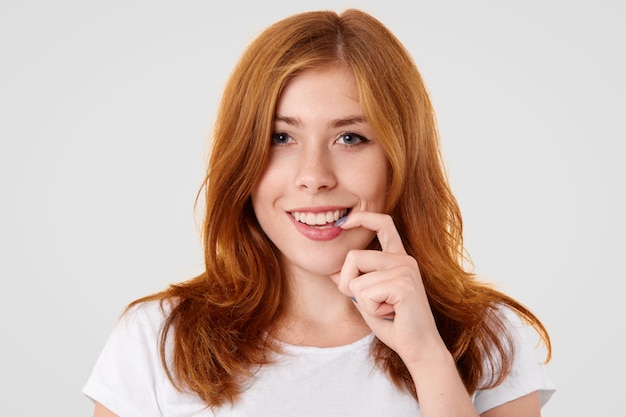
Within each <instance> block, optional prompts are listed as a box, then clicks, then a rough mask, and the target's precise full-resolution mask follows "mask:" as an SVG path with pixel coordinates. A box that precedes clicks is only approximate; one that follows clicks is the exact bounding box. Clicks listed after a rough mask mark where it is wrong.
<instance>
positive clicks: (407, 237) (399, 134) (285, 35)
mask: <svg viewBox="0 0 626 417" xmlns="http://www.w3.org/2000/svg"><path fill="white" fill-rule="evenodd" d="M328 65H346V66H347V67H349V68H350V69H351V70H352V71H353V72H354V74H355V77H356V80H357V84H358V89H359V98H360V103H361V107H362V109H363V113H364V116H365V118H366V119H367V121H368V123H369V124H370V126H371V127H372V129H373V131H374V132H375V133H376V137H377V139H378V140H379V141H380V143H381V145H382V146H383V148H384V149H385V152H386V155H387V159H388V161H389V164H390V167H391V178H390V193H389V200H388V202H387V203H388V207H387V212H388V213H389V214H390V215H391V216H392V217H393V219H394V221H395V224H396V227H397V228H398V231H399V232H400V235H401V237H402V240H403V242H404V245H405V248H406V250H407V252H408V253H409V254H410V255H411V256H413V257H414V258H415V259H416V260H417V261H418V263H419V265H420V271H421V274H422V278H423V281H424V286H425V288H426V292H427V295H428V298H429V301H430V303H431V308H432V310H433V314H434V316H435V320H436V322H437V326H438V329H439V332H440V334H441V337H442V338H443V340H444V342H445V343H446V346H447V347H448V349H449V350H450V352H451V353H452V355H453V357H454V359H455V361H456V364H457V368H458V370H459V373H460V375H461V378H462V380H463V382H464V384H465V386H466V388H467V390H468V391H469V392H473V391H475V390H476V389H477V388H480V387H479V383H480V382H481V381H484V380H487V381H491V382H490V385H491V386H493V385H496V384H498V383H499V382H500V381H501V380H502V379H503V378H504V376H505V375H506V374H507V372H508V370H509V369H510V364H511V360H512V356H511V355H512V352H511V351H510V346H509V340H508V338H507V336H506V332H505V327H504V324H503V323H502V321H501V319H500V318H499V316H498V315H497V314H496V310H497V307H498V306H500V305H505V306H508V307H509V308H511V309H513V310H514V311H516V312H517V313H518V314H519V315H520V316H521V317H522V318H523V319H524V320H525V321H526V322H527V323H529V324H530V325H532V326H533V327H534V328H535V329H536V330H537V332H538V333H539V335H540V337H541V339H542V340H543V342H544V344H545V346H546V348H547V352H548V358H547V359H548V360H549V356H550V349H551V347H550V339H549V336H548V333H547V332H546V330H545V328H544V327H543V325H542V324H541V322H540V321H539V320H538V319H537V317H535V316H534V315H533V314H532V313H531V312H530V311H529V310H528V309H527V308H526V307H524V306H523V305H522V304H520V303H519V302H517V301H516V300H514V299H512V298H510V297H508V296H506V295H505V294H502V293H501V292H499V291H496V290H495V289H493V288H492V287H490V286H489V285H487V284H485V283H482V282H480V281H478V280H477V279H476V277H475V276H474V275H473V274H472V273H470V272H468V271H466V270H465V269H464V263H465V261H466V260H467V259H466V257H465V253H464V249H463V238H462V228H463V225H462V218H461V214H460V211H459V207H458V204H457V202H456V200H455V198H454V196H453V195H452V192H451V190H450V187H449V185H448V181H447V178H446V175H445V170H444V165H443V163H442V158H441V155H440V147H439V139H438V133H437V128H436V121H435V115H434V112H433V108H432V105H431V102H430V99H429V97H428V94H427V91H426V88H425V86H424V84H423V81H422V79H421V76H420V74H419V72H418V70H417V68H416V66H415V64H414V62H413V61H412V59H411V58H410V55H409V54H408V52H407V51H406V50H405V48H404V47H403V46H402V45H401V44H400V42H399V41H398V40H397V39H396V38H395V36H394V35H393V34H392V33H391V32H390V31H389V30H388V29H387V28H386V27H385V26H384V25H383V24H381V23H380V22H379V21H377V20H376V19H374V18H373V17H371V16H369V15H368V14H366V13H363V12H360V11H358V10H347V11H345V12H343V13H341V14H337V13H334V12H330V11H322V12H307V13H301V14H297V15H294V16H292V17H289V18H286V19H284V20H282V21H279V22H277V23H275V24H274V25H272V26H270V27H269V28H267V29H266V30H265V31H264V32H262V33H261V34H260V35H259V36H258V37H257V39H255V40H254V41H253V42H252V43H251V44H250V46H249V47H248V49H247V50H246V51H245V53H244V54H243V56H242V58H241V59H240V61H239V63H238V64H237V66H236V67H235V69H234V71H233V73H232V74H231V77H230V79H229V81H228V83H227V85H226V88H225V91H224V94H223V97H222V101H221V105H220V109H219V112H218V117H217V121H216V124H215V128H214V132H213V145H212V151H211V158H210V161H209V167H208V172H207V175H206V179H205V182H204V187H203V189H204V200H205V203H206V214H205V222H204V227H203V239H204V255H205V266H206V270H205V273H203V274H201V275H200V276H197V277H195V278H193V279H191V280H189V281H187V282H184V283H180V284H175V285H171V286H170V287H169V288H168V289H166V290H165V291H163V292H160V293H157V294H154V295H150V296H148V297H144V298H142V299H140V300H137V301H135V302H133V303H131V306H132V305H136V304H138V303H140V302H143V301H149V300H161V301H166V300H169V301H172V305H173V307H172V311H171V313H170V314H169V316H168V319H167V321H166V323H165V326H164V331H163V334H162V340H161V354H162V358H163V365H164V366H165V367H166V369H167V371H168V374H169V376H170V379H171V380H172V382H173V383H174V384H176V385H177V386H179V387H180V388H187V389H190V390H192V391H194V392H196V393H197V394H198V395H199V396H200V397H201V398H202V399H203V400H205V401H206V402H207V404H209V405H210V406H219V405H221V404H223V403H225V402H235V401H236V400H237V398H238V396H239V394H240V393H241V390H242V387H243V382H244V381H245V379H246V378H247V377H249V376H250V375H251V370H253V369H254V368H256V367H258V366H260V365H266V364H268V363H269V362H270V361H269V353H271V352H274V351H277V350H278V347H277V345H276V343H275V341H274V340H273V339H272V338H271V334H272V331H273V330H274V329H273V324H274V323H277V322H279V320H280V318H282V314H283V309H282V306H283V305H284V303H285V300H286V299H287V297H288V294H289V289H288V281H287V279H286V277H285V274H284V271H283V270H282V269H281V267H280V263H279V260H278V257H277V249H276V248H275V247H274V245H273V244H272V242H271V241H270V240H269V239H268V237H267V236H266V235H265V233H264V232H263V230H262V229H261V227H260V226H259V224H258V222H257V220H256V218H255V215H254V212H253V210H252V205H251V201H250V194H251V190H252V188H253V187H254V185H255V182H256V180H257V179H258V178H259V176H260V175H261V173H262V170H263V168H264V164H265V162H266V159H267V155H268V147H269V144H270V136H271V133H272V129H273V119H274V110H275V107H276V102H277V100H278V97H279V95H280V92H281V90H282V88H283V87H284V86H285V84H286V83H287V82H288V81H289V80H290V79H291V78H293V77H294V76H296V75H297V74H298V73H299V72H301V71H304V70H306V69H310V68H318V67H321V66H328ZM374 243H375V242H374ZM168 337H171V338H172V340H173V354H172V356H171V360H169V361H166V360H165V340H166V338H168ZM372 354H373V355H374V357H375V359H376V362H377V363H378V365H379V366H380V367H381V368H383V369H385V370H386V371H387V372H388V373H389V375H390V377H391V379H392V380H393V381H394V382H395V383H396V384H397V385H398V386H399V387H403V388H406V389H407V390H409V391H410V392H411V393H413V395H414V396H416V392H415V387H414V385H413V383H412V381H411V377H410V375H409V373H408V371H407V370H406V367H405V366H404V364H403V363H402V361H401V360H400V358H399V357H398V355H397V354H395V352H393V351H392V350H391V349H390V348H388V347H387V346H385V345H384V344H383V343H382V342H380V341H378V340H376V341H375V342H374V344H373V346H372ZM168 357H169V356H168ZM492 369H500V371H499V372H490V370H492ZM483 388H484V387H483Z"/></svg>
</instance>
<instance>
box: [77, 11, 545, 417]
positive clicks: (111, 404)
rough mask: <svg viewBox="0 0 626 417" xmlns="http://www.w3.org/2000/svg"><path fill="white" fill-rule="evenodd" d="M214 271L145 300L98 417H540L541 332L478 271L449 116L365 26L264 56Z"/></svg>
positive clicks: (335, 24)
mask: <svg viewBox="0 0 626 417" xmlns="http://www.w3.org/2000/svg"><path fill="white" fill-rule="evenodd" d="M204 190H205V199H206V220H205V225H204V245H205V247H204V249H205V261H206V271H205V273H203V274H202V275H200V276H198V277H195V278H193V279H191V280H189V281H187V282H183V283H180V284H175V285H172V286H170V287H169V288H167V289H166V290H164V291H163V292H160V293H158V294H153V295H150V296H147V297H145V298H142V299H140V300H137V301H135V302H133V303H131V305H130V306H129V308H128V309H127V310H126V312H125V314H124V315H123V316H122V318H121V320H120V322H119V324H118V325H117V327H116V329H115V330H114V332H113V333H112V335H111V336H110V338H109V340H108V342H107V344H106V345H105V347H104V350H103V351H102V353H101V355H100V358H99V359H98V362H97V364H96V366H95V368H94V370H93V373H92V375H91V377H90V378H89V380H88V382H87V384H86V385H85V387H84V389H83V392H84V393H85V394H86V395H87V396H89V397H90V398H92V399H93V400H94V402H95V413H94V415H95V416H113V415H119V416H121V417H126V416H129V417H130V416H133V417H136V416H168V417H174V416H252V415H254V416H259V415H263V416H294V415H297V416H346V415H358V416H361V417H363V416H377V417H379V416H381V415H384V416H389V415H392V416H419V415H422V416H431V417H434V416H454V417H461V416H477V415H482V416H488V417H498V416H507V417H511V416H539V415H540V408H541V406H542V405H543V404H544V403H545V402H546V401H547V400H548V398H549V397H550V395H551V394H552V392H553V391H554V387H553V386H552V383H551V381H550V379H549V378H548V376H547V375H546V373H545V369H544V367H543V365H542V364H541V363H540V362H539V361H538V359H537V357H536V354H535V351H534V343H531V342H530V341H529V339H528V338H527V336H526V331H527V328H526V326H527V325H530V326H531V327H532V328H534V329H535V330H536V331H537V332H538V334H539V336H540V337H541V339H542V340H543V342H544V343H545V345H546V348H547V352H548V359H549V355H550V340H549V337H548V334H547V332H546V330H545V328H544V327H543V325H542V324H541V322H540V321H539V320H538V319H537V318H536V317H535V316H534V315H533V314H532V313H531V312H530V311H529V310H528V309H527V308H525V307H524V306H523V305H522V304H520V303H519V302H517V301H516V300H514V299H512V298H510V297H508V296H506V295H505V294H502V293H500V292H498V291H495V290H494V289H492V288H491V287H490V286H489V285H487V284H485V283H482V282H480V281H478V280H477V279H476V277H475V276H474V275H473V274H472V273H470V272H468V271H466V270H465V269H464V267H463V265H464V251H463V246H462V221H461V215H460V213H459V208H458V206H457V203H456V201H455V199H454V197H453V195H452V193H451V191H450V188H449V185H448V183H447V181H446V177H445V172H444V170H443V167H442V163H441V158H440V149H439V144H438V137H437V129H436V125H435V120H434V115H433V109H432V106H431V103H430V101H429V98H428V95H427V93H426V89H425V87H424V85H423V83H422V80H421V78H420V75H419V73H418V71H417V69H416V67H415V65H414V63H413V61H412V60H411V58H410V56H409V55H408V54H407V51H406V50H405V49H404V48H403V46H402V45H401V44H400V43H399V42H398V40H397V39H396V38H395V37H394V36H393V35H392V34H391V33H390V32H389V31H388V29H386V27H385V26H383V25H382V24H381V23H380V22H378V21H377V20H376V19H374V18H373V17H371V16H369V15H367V14H365V13H363V12H360V11H357V10H348V11H345V12H343V13H341V14H336V13H334V12H310V13H303V14H298V15H295V16H292V17H289V18H287V19H284V20H282V21H280V22H277V23H275V24H274V25H272V26H271V27H269V28H268V29H267V30H265V31H264V32H263V33H262V34H261V35H260V36H259V37H258V38H257V39H256V40H255V41H254V42H253V43H252V44H251V45H250V46H249V48H248V49H247V51H246V52H245V54H244V55H243V57H242V58H241V60H240V62H239V63H238V65H237V67H236V68H235V70H234V72H233V74H232V76H231V78H230V80H229V82H228V84H227V86H226V89H225V92H224V96H223V99H222V103H221V107H220V110H219V114H218V118H217V122H216V126H215V130H214V138H213V148H212V153H211V159H210V163H209V167H208V173H207V176H206V180H205V183H204Z"/></svg>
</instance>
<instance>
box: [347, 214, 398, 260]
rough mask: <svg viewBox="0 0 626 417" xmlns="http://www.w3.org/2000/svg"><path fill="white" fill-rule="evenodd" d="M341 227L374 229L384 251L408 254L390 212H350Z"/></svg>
mask: <svg viewBox="0 0 626 417" xmlns="http://www.w3.org/2000/svg"><path fill="white" fill-rule="evenodd" d="M339 227H341V228H342V229H353V228H355V227H364V228H366V229H369V230H372V231H374V232H376V236H377V237H378V241H379V242H380V247H381V248H382V250H383V252H390V253H401V254H406V250H405V249H404V245H403V244H402V239H401V238H400V234H399V233H398V229H396V225H395V223H394V222H393V219H392V218H391V216H390V215H388V214H381V213H372V212H367V211H359V212H355V213H350V214H349V215H348V217H347V219H346V221H345V222H344V223H342V224H341V225H340V226H339Z"/></svg>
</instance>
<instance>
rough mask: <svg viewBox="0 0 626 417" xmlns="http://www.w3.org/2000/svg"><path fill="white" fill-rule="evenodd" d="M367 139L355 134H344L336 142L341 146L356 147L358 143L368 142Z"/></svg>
mask: <svg viewBox="0 0 626 417" xmlns="http://www.w3.org/2000/svg"><path fill="white" fill-rule="evenodd" d="M368 141H369V139H367V138H365V137H364V136H361V135H359V134H356V133H351V132H346V133H342V134H341V135H339V138H338V139H337V142H338V143H339V144H341V145H358V144H359V143H363V142H368Z"/></svg>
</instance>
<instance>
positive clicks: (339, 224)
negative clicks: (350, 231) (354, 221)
mask: <svg viewBox="0 0 626 417" xmlns="http://www.w3.org/2000/svg"><path fill="white" fill-rule="evenodd" d="M346 220H348V216H347V215H346V216H343V217H342V218H340V219H339V220H337V221H336V222H335V223H334V224H333V226H335V227H339V226H341V225H342V224H344V223H345V222H346Z"/></svg>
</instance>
